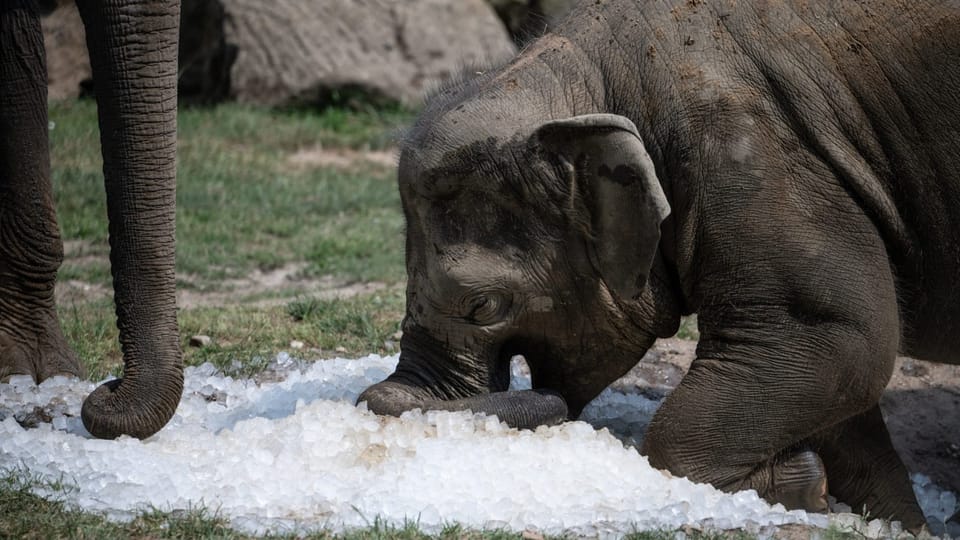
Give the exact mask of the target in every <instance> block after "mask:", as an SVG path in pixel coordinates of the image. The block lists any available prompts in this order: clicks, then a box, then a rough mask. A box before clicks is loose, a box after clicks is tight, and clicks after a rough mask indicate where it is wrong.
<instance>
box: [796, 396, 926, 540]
mask: <svg viewBox="0 0 960 540" xmlns="http://www.w3.org/2000/svg"><path fill="white" fill-rule="evenodd" d="M814 441H815V442H814V444H816V446H817V447H818V449H819V454H820V457H822V458H823V462H824V464H825V466H826V470H827V477H828V478H829V479H830V494H831V495H833V496H834V497H836V498H837V500H839V501H841V502H844V503H846V504H848V505H850V507H851V508H853V511H854V512H860V511H863V510H866V511H867V512H869V514H870V515H871V516H875V517H879V518H890V517H895V519H898V520H900V521H901V522H902V523H903V525H904V526H905V527H907V528H908V529H910V530H913V531H919V530H920V529H921V528H922V527H923V526H924V525H925V524H926V519H925V518H924V516H923V511H922V510H920V505H919V504H918V503H917V499H916V496H915V495H914V492H913V486H912V485H911V482H910V476H909V473H908V472H907V468H906V467H905V466H904V465H903V461H901V460H900V456H899V455H897V451H896V450H895V449H894V447H893V443H892V442H891V440H890V434H889V432H888V431H887V425H886V423H885V422H884V421H883V415H882V414H881V412H880V407H879V406H875V407H873V408H872V409H870V410H869V411H867V412H865V413H863V414H859V415H857V416H854V417H853V418H850V419H848V420H846V421H845V422H843V423H841V424H839V425H837V426H834V427H832V428H830V429H828V430H826V431H824V432H823V433H820V434H818V435H817V436H816V437H814Z"/></svg>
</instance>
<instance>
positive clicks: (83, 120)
mask: <svg viewBox="0 0 960 540" xmlns="http://www.w3.org/2000/svg"><path fill="white" fill-rule="evenodd" d="M179 118H180V119H179V136H180V139H179V155H178V160H179V162H178V192H177V204H178V207H177V261H176V266H177V276H178V277H177V279H178V287H179V288H180V289H183V290H186V291H191V292H193V293H196V294H198V295H201V296H203V295H210V294H218V295H220V297H221V298H225V299H226V300H225V301H223V302H219V303H218V304H217V305H215V306H213V305H203V303H202V302H201V303H200V304H199V305H196V306H192V307H188V308H185V309H182V310H181V311H180V313H179V321H180V328H181V338H182V344H183V348H184V359H185V362H186V363H187V365H198V364H201V363H204V362H211V363H213V364H215V365H216V366H218V367H219V368H220V369H222V370H224V371H226V372H228V373H229V374H231V375H235V376H243V377H249V376H252V375H255V374H256V373H258V372H259V371H260V370H262V369H264V368H265V367H266V366H267V364H268V363H269V361H270V359H272V358H273V357H274V356H275V355H276V353H277V352H279V351H281V350H286V351H288V352H289V353H290V354H291V355H293V356H301V357H303V358H306V359H312V358H319V357H330V356H333V355H341V356H348V357H349V356H360V355H364V354H369V353H372V352H378V353H381V354H388V353H393V352H395V351H396V350H397V349H396V348H397V347H398V343H397V336H396V334H397V332H398V330H399V325H400V321H401V318H402V317H403V314H404V293H403V291H404V287H403V281H404V274H405V272H404V266H403V251H402V250H403V218H402V214H401V210H400V204H399V197H398V195H397V190H396V185H395V180H394V176H395V171H394V170H393V169H392V167H390V166H386V165H383V164H378V163H375V162H363V161H354V162H350V163H347V164H346V165H343V164H339V165H328V166H316V165H313V166H311V165H309V163H308V164H304V162H302V161H299V162H298V161H297V160H296V159H294V156H298V155H303V154H304V153H311V152H312V153H314V154H315V153H317V152H320V151H333V152H341V153H342V152H346V151H353V152H363V151H366V150H383V149H389V148H390V147H391V146H392V145H393V143H394V141H395V140H396V138H397V136H398V133H399V132H400V130H401V129H402V126H403V125H405V123H407V122H408V121H409V120H410V119H411V113H409V112H406V111H401V110H392V109H390V110H373V109H369V108H368V109H364V110H361V111H359V112H357V111H345V110H337V109H328V110H325V111H309V110H302V109H300V110H298V109H291V110H284V111H268V110H263V109H256V108H250V107H244V106H239V105H222V106H218V107H214V108H209V109H191V108H184V109H182V110H181V113H180V117H179ZM50 120H51V122H52V123H53V126H54V127H53V130H52V131H51V151H52V156H51V161H52V170H53V181H54V188H55V197H56V202H57V209H58V215H59V220H60V226H61V229H62V232H63V237H64V240H65V242H66V252H67V256H66V260H65V262H64V265H63V267H62V268H61V271H60V276H59V278H60V280H61V282H66V281H70V280H73V281H79V282H82V283H85V284H89V285H93V286H95V287H99V288H100V289H101V290H103V291H107V292H109V291H110V288H111V287H110V272H109V264H108V262H107V254H108V245H107V224H106V208H105V201H104V199H105V197H104V193H103V187H102V178H101V176H102V175H101V172H100V167H101V163H100V157H99V135H98V132H97V129H96V111H95V107H94V105H93V103H92V102H89V101H76V102H64V103H54V104H52V105H51V108H50ZM307 161H308V162H309V160H307ZM290 268H292V269H293V270H292V275H291V277H294V278H297V279H298V280H300V281H298V282H297V283H299V282H310V280H320V279H332V280H333V281H335V282H337V283H347V284H349V283H368V282H377V283H379V284H380V285H379V286H378V287H375V288H374V289H375V290H374V292H372V293H366V294H362V295H357V296H352V297H348V298H340V299H337V298H328V297H326V296H324V295H320V294H317V293H315V292H309V291H308V292H304V291H303V290H301V289H300V288H299V287H298V286H296V283H294V284H293V285H291V286H286V285H284V286H277V285H275V284H274V286H272V287H268V288H266V289H264V290H260V289H256V290H245V289H244V288H243V287H242V286H238V285H237V283H238V280H242V279H243V278H248V277H249V276H250V275H251V274H252V273H254V272H257V271H259V272H270V271H274V270H277V269H290ZM59 309H60V319H61V324H62V326H63V329H64V332H65V335H66V337H67V339H68V341H69V342H70V343H71V344H72V345H73V347H74V349H75V350H76V351H77V352H78V354H79V356H80V357H81V360H82V362H83V364H84V367H85V369H86V371H87V376H88V377H89V378H90V379H93V380H98V379H102V378H104V377H105V376H107V375H109V374H114V375H118V374H119V373H120V369H121V357H120V353H119V348H118V345H117V329H116V324H115V319H114V314H113V304H112V300H111V298H110V297H109V295H108V294H107V295H106V296H104V295H99V296H97V295H94V296H93V297H90V298H87V297H83V296H82V295H81V297H80V298H75V299H73V300H70V301H66V302H60V304H59ZM197 334H203V335H207V336H209V337H210V338H211V343H210V344H209V345H207V346H203V347H191V346H189V345H188V341H189V338H190V337H191V336H193V335H197ZM679 335H680V336H681V337H688V338H694V339H695V338H696V320H695V319H692V320H687V321H685V322H684V324H683V326H682V327H681V331H680V334H679ZM293 342H299V344H298V345H299V347H298V348H295V347H293V346H292V345H291V344H292V343H293ZM67 490H69V485H68V484H66V483H53V484H50V483H44V482H43V481H42V480H40V479H38V478H31V477H29V476H27V475H25V473H23V472H22V471H7V472H6V473H3V472H0V538H63V537H70V538H246V536H244V535H242V534H240V533H238V532H236V531H234V530H232V529H230V528H229V527H228V526H227V524H226V523H225V522H224V520H223V519H221V518H220V517H219V516H218V515H217V513H216V511H211V510H210V509H206V508H202V507H199V508H191V509H185V510H177V511H165V510H159V509H148V510H146V511H144V512H143V513H142V514H141V515H139V516H138V517H136V518H135V519H133V520H132V521H130V522H129V523H116V522H112V521H108V520H106V519H105V518H104V517H103V516H99V515H95V514H89V513H82V512H78V511H75V510H73V509H70V508H69V507H67V506H66V505H64V504H63V503H62V502H60V501H61V499H60V497H59V495H62V494H63V493H65V492H66V491H67ZM58 494H59V495H58ZM438 536H439V537H440V538H450V539H452V538H458V539H460V538H478V539H479V538H483V539H491V540H492V539H499V538H517V537H518V536H519V535H516V534H511V533H505V532H502V531H472V530H468V529H465V528H462V527H460V526H459V525H456V524H451V525H450V526H448V527H447V528H446V529H444V531H442V532H441V533H440V534H439V535H438ZM331 537H332V535H331V534H329V533H318V534H315V535H313V536H311V538H331ZM338 537H342V538H349V539H354V538H356V539H367V538H370V539H385V538H389V539H392V538H402V539H420V538H427V536H426V535H424V534H422V533H421V532H419V530H418V529H417V527H416V524H415V523H412V524H407V525H405V526H404V527H391V526H388V525H385V524H383V523H380V522H376V521H375V522H373V523H371V524H370V526H369V527H368V528H366V529H363V530H360V531H355V532H351V533H349V534H346V535H340V536H338ZM673 537H674V533H673V532H672V531H652V532H651V531H644V532H638V533H636V534H635V535H632V536H631V538H632V539H634V540H644V539H660V538H673ZM688 537H691V538H702V539H708V538H710V539H712V538H720V537H718V536H715V535H714V536H711V535H709V534H706V533H698V532H696V531H694V532H692V533H691V534H688ZM726 537H729V536H724V538H726Z"/></svg>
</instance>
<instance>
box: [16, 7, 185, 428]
mask: <svg viewBox="0 0 960 540" xmlns="http://www.w3.org/2000/svg"><path fill="white" fill-rule="evenodd" d="M77 4H78V8H79V10H80V14H81V16H82V18H83V20H84V26H85V28H86V34H87V46H88V49H89V51H90V57H91V63H92V67H93V72H94V84H95V89H96V95H97V105H98V114H99V123H100V140H101V144H102V149H103V161H104V165H103V173H104V179H105V185H106V193H107V212H108V217H109V220H110V249H111V252H110V261H111V268H112V272H113V281H114V298H115V301H116V306H117V326H118V327H119V330H120V345H121V349H122V351H123V357H124V377H123V379H120V380H115V381H113V382H110V383H107V384H106V385H104V386H101V387H100V388H98V389H96V390H95V391H94V392H93V393H92V394H91V395H90V396H89V397H88V398H87V400H86V402H85V403H84V406H83V410H82V414H83V421H84V424H85V425H86V427H87V429H88V430H89V431H90V433H92V434H93V435H96V436H98V437H105V438H112V437H116V436H118V435H122V434H127V435H133V436H136V437H141V438H142V437H148V436H150V435H152V434H153V433H155V432H156V431H157V430H159V429H160V428H162V427H163V426H164V425H165V424H166V423H167V421H168V420H169V419H170V417H172V416H173V413H174V411H175V410H176V407H177V404H178V403H179V401H180V394H181V392H182V388H183V368H182V361H181V352H180V343H179V334H178V330H177V319H176V298H175V295H174V293H175V291H174V287H175V282H174V268H173V265H174V205H175V189H176V188H175V175H176V171H175V155H176V111H177V94H176V85H177V40H178V25H179V15H180V4H179V1H178V0H123V1H121V0H103V1H101V0H96V1H93V0H79V1H78V2H77ZM46 73H47V71H46V62H45V57H44V50H43V35H42V33H41V29H40V21H39V14H38V9H37V6H36V4H35V3H34V2H33V1H32V0H4V1H3V2H2V3H0V379H6V378H8V377H9V376H11V375H17V374H23V375H31V376H32V377H33V378H34V379H35V380H36V381H37V382H40V381H42V380H44V379H46V378H48V377H50V376H53V375H57V374H67V375H81V366H80V363H79V361H78V359H77V356H76V354H75V353H74V352H73V351H72V350H71V349H70V347H69V346H68V344H67V343H66V340H65V339H64V336H63V333H62V331H61V329H60V324H59V321H58V319H57V314H56V307H55V305H54V282H55V279H56V274H57V270H58V269H59V267H60V263H61V261H62V259H63V243H62V240H61V238H60V232H59V229H58V226H57V221H56V215H55V211H54V207H53V192H52V186H51V182H50V157H49V143H48V137H47V129H48V128H47V88H46V80H47V79H46Z"/></svg>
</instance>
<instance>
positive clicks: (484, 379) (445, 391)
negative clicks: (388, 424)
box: [357, 326, 568, 429]
mask: <svg viewBox="0 0 960 540" xmlns="http://www.w3.org/2000/svg"><path fill="white" fill-rule="evenodd" d="M445 348H446V345H445V344H443V343H440V342H438V341H436V340H435V339H433V338H432V337H430V336H429V334H427V333H425V332H424V331H423V329H421V328H416V327H415V326H414V327H409V328H406V329H405V330H404V335H403V341H402V342H401V349H402V351H403V352H402V353H401V356H400V362H399V364H398V365H397V369H396V371H395V372H394V373H393V374H392V375H390V377H388V378H387V380H385V381H383V382H380V383H377V384H375V385H373V386H371V387H369V388H367V389H366V390H364V392H363V393H362V394H360V397H359V398H358V399H357V402H358V403H359V402H364V401H365V402H366V403H367V406H368V407H369V408H370V410H371V411H373V412H375V413H376V414H386V415H391V416H400V415H401V414H402V413H403V412H405V411H409V410H412V409H421V410H424V411H427V410H436V411H466V410H469V411H473V412H482V413H485V414H489V415H494V416H497V417H498V418H499V419H500V420H501V421H503V422H506V423H507V425H509V426H511V427H515V428H518V429H534V428H536V427H537V426H541V425H555V424H559V423H561V422H563V421H565V420H566V419H567V416H568V411H567V405H566V402H565V401H564V400H563V398H562V397H561V396H560V395H559V394H557V393H555V392H552V391H550V390H545V389H536V390H520V391H516V390H506V388H507V386H508V385H509V377H510V376H509V369H508V365H507V364H508V363H509V362H507V361H504V362H500V361H499V360H494V361H490V362H484V361H482V360H480V361H475V360H474V358H473V357H472V355H471V356H466V355H463V354H456V353H453V352H452V351H447V353H446V354H439V355H438V354H436V353H437V351H441V350H444V349H445ZM476 348H477V349H478V350H480V349H485V347H483V346H478V347H476ZM451 358H454V359H455V360H454V361H451ZM430 359H432V361H431V360H430ZM501 363H503V364H504V365H501Z"/></svg>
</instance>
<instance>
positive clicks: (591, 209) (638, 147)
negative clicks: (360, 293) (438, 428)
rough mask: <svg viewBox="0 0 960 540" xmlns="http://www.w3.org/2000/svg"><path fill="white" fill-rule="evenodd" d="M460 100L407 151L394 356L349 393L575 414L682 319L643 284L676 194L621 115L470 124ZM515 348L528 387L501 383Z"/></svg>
mask: <svg viewBox="0 0 960 540" xmlns="http://www.w3.org/2000/svg"><path fill="white" fill-rule="evenodd" d="M463 109H464V108H463V107H460V108H457V109H454V110H451V111H447V112H446V113H443V114H441V113H430V112H428V113H426V114H425V115H424V119H423V120H421V122H420V123H419V124H418V125H417V126H415V127H414V129H413V131H412V135H411V137H410V139H409V140H408V141H407V142H406V144H405V146H404V148H403V150H402V153H401V159H400V170H399V185H400V193H401V198H402V202H403V209H404V213H405V217H406V221H407V231H406V265H407V279H408V283H407V303H406V315H405V318H404V321H403V338H402V341H401V355H400V360H399V364H398V366H397V369H396V371H395V372H394V373H393V374H392V375H391V376H390V377H389V378H388V379H387V380H385V381H383V382H381V383H378V384H376V385H374V386H371V387H370V388H368V389H367V390H366V391H365V392H363V394H362V395H361V396H360V397H359V400H358V401H366V402H367V403H368V406H369V408H370V409H371V410H373V411H374V412H377V413H381V414H392V415H397V414H399V413H401V412H402V411H404V410H407V409H412V408H422V409H471V410H473V411H475V412H477V411H482V412H486V413H488V414H495V415H497V416H499V417H500V418H501V420H503V421H506V422H507V423H508V424H510V425H513V426H515V427H533V426H536V425H539V424H549V423H555V422H558V421H561V420H564V419H566V418H567V417H568V416H569V417H576V416H577V415H579V413H580V411H581V410H582V408H583V407H584V406H585V405H586V404H587V403H588V402H589V401H590V400H591V399H593V398H594V397H595V396H596V395H597V394H599V392H600V391H601V390H602V389H603V388H605V387H606V386H607V385H608V384H609V383H610V382H612V381H613V380H615V379H616V378H618V377H620V376H621V375H623V374H624V373H625V372H626V371H627V370H629V369H630V368H631V367H632V366H633V365H634V364H635V363H636V362H637V361H638V360H639V359H640V357H642V355H643V353H644V352H645V351H646V349H647V348H648V347H649V346H650V345H651V344H652V342H653V341H654V339H656V337H658V336H667V335H671V334H672V333H673V332H675V330H676V327H677V324H678V320H679V317H676V316H674V317H670V316H668V317H664V316H662V314H660V313H657V307H658V306H656V305H655V304H656V303H657V299H656V297H657V296H658V295H654V294H652V293H651V290H652V289H656V288H657V287H659V286H660V284H659V283H658V282H657V280H658V277H651V273H652V269H653V268H654V266H655V261H656V260H657V259H658V245H659V238H660V225H661V222H662V221H663V220H664V219H665V218H666V217H667V215H668V213H669V206H668V204H667V201H666V198H665V196H664V193H663V190H662V188H661V186H660V183H659V181H658V179H657V174H656V171H655V169H654V166H653V163H652V162H651V159H650V157H649V156H648V154H647V151H646V149H645V147H644V145H643V142H642V140H641V138H640V135H639V134H638V132H637V128H636V127H635V125H634V124H633V122H631V121H630V120H629V119H627V118H625V117H623V116H617V115H612V114H586V115H578V116H572V117H567V118H562V119H547V120H545V121H542V122H540V123H539V124H536V123H535V124H534V128H533V129H532V130H531V129H529V128H524V127H522V126H520V125H512V126H508V127H507V128H505V129H504V128H503V126H502V125H501V126H500V129H499V130H498V129H492V130H491V129H489V128H487V129H484V128H479V129H478V130H477V131H472V132H465V131H461V130H459V129H458V126H460V125H470V126H471V128H476V127H477V126H489V125H490V124H491V121H490V120H488V121H486V122H477V121H472V122H467V121H464V120H463V118H461V115H462V114H467V113H465V112H464V110H463ZM488 118H489V115H488ZM509 123H510V122H508V124H509ZM661 296H662V295H661ZM672 311H674V310H663V313H671V312H672ZM514 355H522V356H523V357H524V358H525V360H526V361H527V364H528V365H529V367H530V371H531V375H532V380H533V390H529V391H519V392H518V391H506V390H507V388H508V384H509V362H510V359H511V357H512V356H514Z"/></svg>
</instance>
